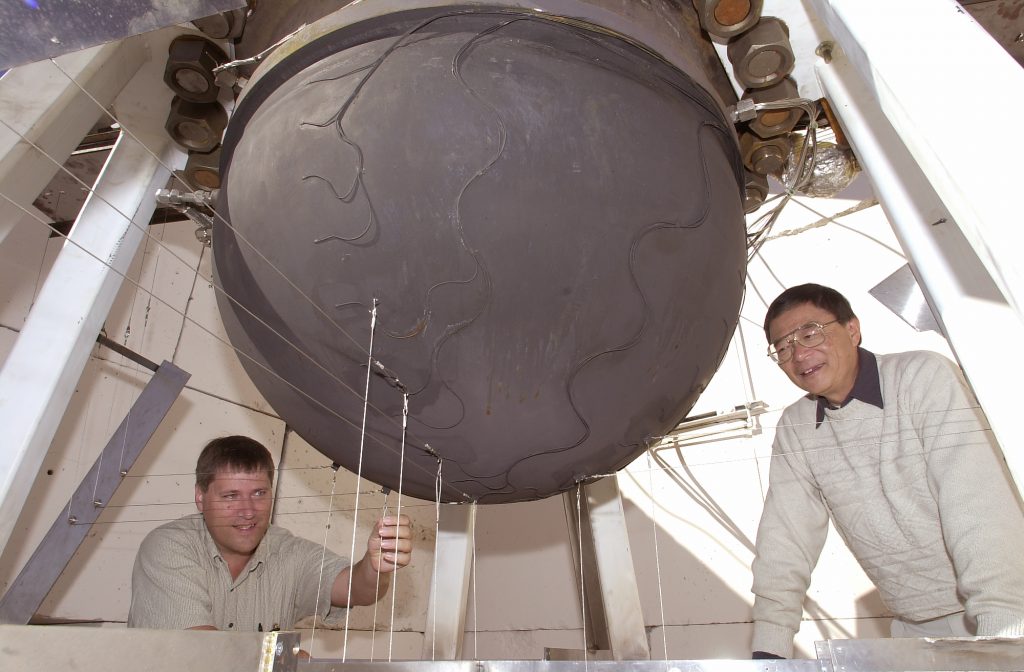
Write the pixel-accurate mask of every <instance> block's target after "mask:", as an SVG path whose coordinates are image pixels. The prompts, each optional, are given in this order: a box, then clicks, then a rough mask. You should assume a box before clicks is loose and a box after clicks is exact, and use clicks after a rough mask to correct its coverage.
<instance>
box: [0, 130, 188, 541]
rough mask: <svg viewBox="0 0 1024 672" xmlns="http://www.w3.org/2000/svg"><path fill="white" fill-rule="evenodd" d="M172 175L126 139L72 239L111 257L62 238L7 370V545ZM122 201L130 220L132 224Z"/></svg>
mask: <svg viewBox="0 0 1024 672" xmlns="http://www.w3.org/2000/svg"><path fill="white" fill-rule="evenodd" d="M163 149H164V148H163V147H161V148H157V151H160V152H162V151H163ZM173 151H174V152H175V153H177V152H176V150H173ZM171 160H176V159H173V158H172V156H171V155H168V156H166V157H164V163H165V164H167V163H169V162H170V161H171ZM168 178H169V172H168V170H167V169H165V168H164V167H163V166H161V165H160V162H158V160H157V159H156V158H154V156H153V155H152V154H151V153H150V152H149V151H148V150H147V149H146V148H145V147H142V146H141V145H139V144H138V143H137V142H135V141H134V140H132V139H131V138H129V137H128V136H125V135H122V136H121V139H120V140H119V141H118V143H117V144H116V145H115V146H114V149H113V151H112V152H111V156H110V159H109V160H108V162H107V165H106V166H105V167H104V169H103V171H102V172H101V173H100V176H99V179H98V180H97V182H96V187H95V191H94V193H91V194H90V195H89V197H88V199H87V200H86V202H85V205H84V206H83V208H82V212H81V214H79V216H78V219H77V220H76V222H75V225H74V228H73V230H72V233H71V240H73V241H75V242H76V243H78V245H81V247H82V248H84V249H85V250H88V251H89V252H91V253H92V255H95V257H98V258H99V259H102V260H103V262H100V261H97V259H96V258H94V257H93V256H90V255H89V254H87V253H86V252H84V251H83V249H80V248H79V247H78V245H75V244H72V243H70V242H68V243H65V244H64V248H63V249H62V250H61V252H60V255H59V256H58V258H57V261H56V262H55V264H54V266H53V270H52V271H51V272H50V274H49V276H48V277H47V279H46V282H45V284H44V285H43V288H42V289H41V290H40V292H39V297H38V299H37V300H36V303H35V306H34V307H33V309H32V312H31V313H30V314H29V317H28V319H27V320H26V321H25V327H24V329H22V331H21V334H20V335H19V336H18V340H17V342H16V343H15V345H14V349H13V350H12V351H11V354H10V356H9V357H8V359H7V361H6V363H5V364H4V367H3V369H2V370H0V427H3V432H4V440H3V442H2V443H0V548H2V547H3V546H5V545H6V544H7V540H8V538H9V537H10V533H11V530H12V529H13V527H14V525H15V522H16V521H17V519H18V515H19V514H20V512H21V508H22V505H23V504H24V503H25V498H26V497H27V495H28V492H29V489H30V488H31V487H32V483H33V481H34V480H35V477H36V472H37V471H38V470H39V467H40V465H41V464H42V462H43V459H44V458H45V456H46V452H47V450H48V449H49V446H50V442H51V441H52V440H53V436H54V434H55V432H56V430H57V426H58V424H59V423H60V420H61V416H62V415H63V413H64V411H65V409H66V408H67V404H68V401H70V399H71V395H72V394H73V392H74V389H75V385H76V384H77V382H78V379H79V377H80V376H81V374H82V370H83V369H84V367H85V364H86V362H87V361H88V359H89V353H90V351H91V350H92V346H93V343H94V342H95V340H96V336H97V334H98V333H99V331H100V328H101V327H102V326H103V321H104V320H105V319H106V316H107V313H108V312H109V310H110V306H111V304H112V303H113V301H114V297H115V295H116V294H117V291H118V289H119V288H120V286H121V281H122V275H121V274H123V273H125V272H126V271H127V269H128V266H129V264H130V263H131V261H132V258H133V257H134V256H135V253H136V251H137V249H138V247H139V243H140V241H141V240H142V239H143V238H144V233H143V231H144V230H145V229H146V227H147V226H148V225H149V220H150V218H151V217H152V214H153V210H154V209H155V206H156V202H155V200H154V198H153V194H154V192H155V191H156V189H158V188H159V187H162V186H164V185H165V184H166V182H167V180H168ZM97 196H101V197H102V199H101V198H98V197H97ZM107 203H109V204H110V205H108V204H107ZM112 206H113V207H112ZM114 208H116V209H117V210H119V211H120V212H121V213H125V214H126V215H128V216H129V217H132V221H133V222H134V225H133V224H132V223H130V222H129V221H127V220H126V219H125V217H124V216H122V215H121V214H119V213H118V212H117V211H115V209H114Z"/></svg>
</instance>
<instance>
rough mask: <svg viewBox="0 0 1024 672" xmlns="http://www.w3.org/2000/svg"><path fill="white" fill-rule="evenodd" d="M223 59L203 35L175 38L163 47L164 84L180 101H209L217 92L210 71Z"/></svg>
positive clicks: (218, 89)
mask: <svg viewBox="0 0 1024 672" xmlns="http://www.w3.org/2000/svg"><path fill="white" fill-rule="evenodd" d="M225 61H227V55H226V54H225V53H224V51H223V50H222V49H221V48H220V47H218V46H217V45H216V44H214V43H213V42H211V41H209V40H207V39H206V38H204V37H200V36H198V35H182V36H180V37H176V38H175V39H174V40H173V41H172V42H171V45H170V46H169V47H168V48H167V65H166V66H165V67H164V83H166V84H167V86H168V87H170V89H171V91H174V93H175V95H177V96H178V97H180V98H182V99H183V100H187V101H189V102H192V103H210V102H213V101H215V100H217V96H218V95H219V94H220V87H218V86H217V82H216V77H215V76H214V74H213V70H214V68H216V67H217V66H218V65H220V64H222V63H224V62H225Z"/></svg>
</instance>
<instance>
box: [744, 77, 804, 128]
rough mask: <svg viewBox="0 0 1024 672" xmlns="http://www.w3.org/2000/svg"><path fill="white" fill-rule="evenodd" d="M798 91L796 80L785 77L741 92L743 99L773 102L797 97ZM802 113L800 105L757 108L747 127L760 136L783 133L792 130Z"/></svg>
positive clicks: (755, 101) (756, 101)
mask: <svg viewBox="0 0 1024 672" xmlns="http://www.w3.org/2000/svg"><path fill="white" fill-rule="evenodd" d="M799 97H800V92H799V90H798V89H797V86H796V82H794V81H793V80H792V79H790V78H789V77H785V78H783V79H781V80H779V81H778V82H776V83H775V84H772V85H771V86H766V87H764V88H763V89H748V90H747V91H746V93H744V94H743V100H750V101H752V102H753V103H755V104H757V103H774V102H777V101H780V100H789V99H793V98H799ZM803 115H804V110H803V109H802V108H800V107H787V108H784V109H778V110H758V111H757V112H756V115H755V117H754V118H753V119H751V120H750V123H749V124H747V128H749V129H750V130H751V131H753V132H754V133H756V134H757V135H758V136H760V137H762V138H773V137H775V136H776V135H784V134H786V133H789V132H790V131H792V130H793V128H794V127H795V126H796V124H797V122H798V121H800V118H801V117H802V116H803Z"/></svg>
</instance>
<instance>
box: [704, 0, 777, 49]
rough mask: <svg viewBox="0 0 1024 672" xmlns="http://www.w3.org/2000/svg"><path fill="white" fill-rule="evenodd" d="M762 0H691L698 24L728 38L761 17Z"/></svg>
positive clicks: (745, 29)
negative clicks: (698, 18) (698, 20)
mask: <svg viewBox="0 0 1024 672" xmlns="http://www.w3.org/2000/svg"><path fill="white" fill-rule="evenodd" d="M762 4H763V0H693V6H694V8H696V10H697V15H698V16H699V17H700V26H701V28H703V29H704V30H706V31H707V32H708V34H709V35H712V36H713V37H720V38H722V39H725V40H728V39H730V38H732V37H735V36H737V35H739V34H740V33H743V32H745V31H747V30H750V28H752V27H753V26H754V25H755V24H756V23H757V22H758V21H759V20H760V18H761V6H762Z"/></svg>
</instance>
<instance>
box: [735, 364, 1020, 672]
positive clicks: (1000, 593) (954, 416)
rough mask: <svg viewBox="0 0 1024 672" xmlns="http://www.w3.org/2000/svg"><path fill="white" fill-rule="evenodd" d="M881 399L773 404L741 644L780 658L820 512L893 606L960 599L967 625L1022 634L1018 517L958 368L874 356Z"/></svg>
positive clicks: (816, 544) (937, 608)
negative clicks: (750, 615)
mask: <svg viewBox="0 0 1024 672" xmlns="http://www.w3.org/2000/svg"><path fill="white" fill-rule="evenodd" d="M876 357H877V360H878V370H879V383H880V386H881V390H882V399H883V401H884V406H885V408H884V409H880V408H877V407H875V406H873V405H871V404H866V403H863V402H861V401H859V400H856V399H855V400H853V401H851V402H850V403H849V404H847V405H846V406H844V407H843V408H840V409H829V410H827V411H826V413H825V415H826V418H825V421H824V422H823V423H822V424H821V425H820V426H819V427H818V428H815V409H816V401H815V400H814V399H813V398H811V397H809V396H808V397H804V398H802V399H800V400H799V401H797V402H796V403H794V404H793V405H791V406H789V407H788V408H787V409H786V410H785V412H784V413H783V414H782V418H781V420H780V422H779V427H778V429H777V431H776V435H775V444H774V447H773V457H772V465H771V474H770V483H769V489H768V496H767V498H766V499H765V506H764V511H763V513H762V515H761V523H760V526H759V528H758V532H757V557H756V558H755V559H754V564H753V573H754V583H753V592H754V594H755V599H754V640H753V646H752V649H753V650H754V651H767V652H770V653H775V654H777V655H781V656H784V657H787V658H788V657H791V656H792V651H793V636H794V635H795V634H796V632H797V630H798V629H799V627H800V619H801V615H802V613H803V609H802V605H803V600H804V596H805V594H806V592H807V587H808V584H809V583H810V578H811V571H812V570H813V569H814V566H815V564H817V562H818V556H819V555H820V553H821V549H822V546H823V544H824V543H825V535H826V533H827V531H828V520H829V517H830V516H831V518H832V520H833V522H834V524H835V527H836V529H837V530H838V531H839V533H840V535H841V536H842V537H843V540H844V541H845V542H846V545H847V546H848V547H849V548H850V550H851V551H852V552H853V554H854V556H855V557H856V558H857V560H858V561H859V562H860V564H861V567H863V568H864V571H865V572H866V573H867V575H868V577H869V578H870V579H871V580H872V581H873V582H874V584H875V585H876V586H877V587H878V591H879V593H880V595H881V597H882V600H883V601H884V602H885V604H886V606H887V607H888V608H889V609H890V610H891V611H892V613H893V615H895V616H897V617H899V618H901V619H903V620H907V621H922V620H927V619H931V618H937V617H939V616H943V615H946V614H950V613H955V612H958V611H962V610H964V609H966V611H967V614H968V616H970V617H971V618H972V619H975V620H976V621H977V624H978V634H979V635H1000V636H1021V635H1024V515H1022V513H1021V508H1020V506H1019V504H1018V501H1017V499H1016V495H1015V493H1014V491H1013V490H1012V489H1011V487H1012V486H1011V485H1010V482H1009V480H1008V477H1007V475H1006V472H1005V468H1004V467H1005V465H1004V460H1003V457H1002V454H1001V453H1000V452H999V448H998V447H997V446H996V443H995V441H994V439H993V437H992V434H991V431H990V430H989V429H988V423H987V421H986V420H985V418H984V415H983V414H982V412H981V411H980V409H979V408H978V404H977V402H976V401H975V399H974V397H973V395H972V394H971V393H970V391H969V390H968V389H967V387H966V385H965V384H964V382H963V379H962V377H961V375H960V371H959V369H958V368H957V367H956V366H955V365H954V364H953V363H952V362H950V361H949V360H947V359H946V358H944V357H942V356H940V355H937V354H934V353H930V352H906V353H900V354H894V355H877V356H876Z"/></svg>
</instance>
